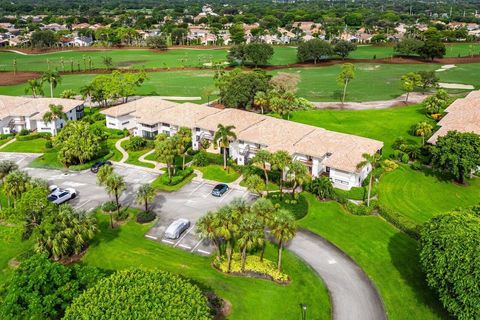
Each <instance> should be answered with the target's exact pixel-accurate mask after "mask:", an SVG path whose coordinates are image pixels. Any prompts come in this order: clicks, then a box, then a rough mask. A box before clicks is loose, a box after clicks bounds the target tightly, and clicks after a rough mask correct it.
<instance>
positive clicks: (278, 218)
mask: <svg viewBox="0 0 480 320" xmlns="http://www.w3.org/2000/svg"><path fill="white" fill-rule="evenodd" d="M270 231H271V233H272V235H273V236H274V237H275V239H276V240H277V241H278V260H277V269H278V271H281V270H282V250H283V245H284V244H285V242H287V241H289V240H291V239H292V238H293V237H294V236H295V233H296V232H297V223H296V221H295V218H294V216H293V215H292V214H291V213H290V211H288V210H285V209H280V210H278V211H277V212H276V213H275V216H274V218H273V219H272V221H271V222H270Z"/></svg>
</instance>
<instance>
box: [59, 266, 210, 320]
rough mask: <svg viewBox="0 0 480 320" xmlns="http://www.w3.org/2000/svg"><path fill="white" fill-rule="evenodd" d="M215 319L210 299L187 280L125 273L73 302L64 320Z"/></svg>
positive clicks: (141, 272)
mask: <svg viewBox="0 0 480 320" xmlns="http://www.w3.org/2000/svg"><path fill="white" fill-rule="evenodd" d="M132 316H134V317H135V318H136V319H178V320H190V319H197V320H207V319H212V316H211V310H210V308H209V306H208V303H207V298H206V297H205V296H204V295H203V294H202V292H201V290H200V288H198V287H197V286H196V285H193V284H192V283H190V282H189V281H188V280H185V279H183V278H180V277H178V276H176V275H173V274H170V273H168V272H164V271H147V270H141V269H139V270H123V271H118V272H116V273H114V274H113V275H111V276H110V277H107V278H104V279H102V280H100V281H98V282H97V284H96V285H95V286H93V287H92V288H90V289H88V290H86V291H85V292H84V293H83V294H81V295H80V296H78V297H77V298H75V299H74V300H73V303H72V304H71V305H70V306H68V308H67V310H66V312H65V317H64V319H65V320H77V319H111V318H115V319H118V320H124V319H125V320H126V319H132Z"/></svg>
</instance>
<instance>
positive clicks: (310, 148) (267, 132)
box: [102, 97, 383, 189]
mask: <svg viewBox="0 0 480 320" xmlns="http://www.w3.org/2000/svg"><path fill="white" fill-rule="evenodd" d="M102 113H103V114H105V116H106V125H107V127H108V128H112V129H128V130H130V131H131V132H132V133H133V134H134V135H135V136H143V137H146V138H149V139H153V138H155V136H157V135H158V134H159V133H164V134H167V135H173V134H175V133H176V132H178V130H179V129H180V128H181V127H187V128H189V129H191V130H192V147H193V149H195V150H198V149H199V148H200V147H201V145H202V141H211V140H212V139H213V135H214V133H215V131H216V130H217V127H218V125H219V124H223V125H233V126H235V130H234V131H235V133H236V135H237V139H236V140H234V141H232V142H231V143H230V145H229V148H228V150H227V152H228V154H229V156H230V157H231V158H232V159H234V160H235V161H236V162H237V164H239V165H245V164H247V163H248V162H249V161H250V160H251V159H252V158H253V157H254V156H255V154H256V152H257V151H258V150H262V149H263V150H268V151H270V152H276V151H279V150H284V151H287V152H288V153H289V154H290V155H291V156H292V157H293V158H294V159H295V160H298V161H301V162H303V163H304V164H305V165H306V166H307V168H308V170H309V173H310V174H311V175H312V176H313V177H319V176H322V175H324V176H327V177H329V178H330V180H331V181H332V183H333V184H334V185H335V186H336V187H339V188H343V189H350V188H352V187H355V186H361V184H362V181H363V180H364V179H365V178H366V177H367V176H368V174H369V172H370V171H371V169H372V168H371V167H370V166H364V167H362V168H358V167H357V165H358V164H359V163H360V162H361V161H362V160H363V154H365V153H368V154H374V153H376V152H380V150H381V149H382V147H383V142H381V141H377V140H372V139H368V138H363V137H359V136H354V135H350V134H343V133H338V132H333V131H329V130H325V129H323V128H318V127H314V126H309V125H305V124H300V123H297V122H292V121H287V120H282V119H277V118H273V117H269V116H265V115H260V114H257V113H253V112H248V111H243V110H239V109H230V108H227V109H223V110H222V109H217V108H213V107H208V106H204V105H196V104H192V103H183V104H180V103H175V102H170V101H165V100H162V99H161V98H159V97H144V98H142V99H139V100H135V101H131V102H128V103H125V104H122V105H118V106H115V107H112V108H109V109H106V110H104V111H102ZM209 151H212V152H219V151H218V150H209Z"/></svg>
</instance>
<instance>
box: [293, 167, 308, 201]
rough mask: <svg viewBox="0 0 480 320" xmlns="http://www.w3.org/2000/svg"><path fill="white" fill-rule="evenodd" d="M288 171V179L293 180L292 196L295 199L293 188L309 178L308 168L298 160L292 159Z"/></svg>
mask: <svg viewBox="0 0 480 320" xmlns="http://www.w3.org/2000/svg"><path fill="white" fill-rule="evenodd" d="M288 173H289V175H290V180H291V181H293V187H292V198H293V199H295V189H297V187H298V186H301V185H303V184H304V183H305V182H307V181H308V180H309V179H310V176H309V175H308V168H307V166H306V165H304V164H303V163H302V162H300V161H293V162H292V163H291V164H290V166H289V168H288Z"/></svg>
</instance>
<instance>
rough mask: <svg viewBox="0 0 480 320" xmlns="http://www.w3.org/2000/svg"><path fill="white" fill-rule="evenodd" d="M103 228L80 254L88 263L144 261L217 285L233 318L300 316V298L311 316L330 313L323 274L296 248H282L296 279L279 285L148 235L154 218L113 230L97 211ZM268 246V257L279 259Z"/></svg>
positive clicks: (118, 265) (119, 265) (114, 265)
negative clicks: (216, 265)
mask: <svg viewBox="0 0 480 320" xmlns="http://www.w3.org/2000/svg"><path fill="white" fill-rule="evenodd" d="M99 220H100V226H101V233H100V234H99V235H98V236H97V237H96V238H95V241H94V243H93V244H92V245H91V246H90V248H89V249H88V252H87V253H86V255H85V256H84V258H83V259H82V260H83V262H85V263H86V264H88V265H94V266H98V267H101V268H106V269H110V270H119V269H126V268H131V267H141V268H147V269H153V268H157V269H162V270H166V271H169V272H172V273H175V274H178V275H181V276H183V277H188V278H191V279H193V281H195V282H197V283H198V284H199V285H200V286H201V287H202V288H209V289H211V290H213V291H214V292H215V293H216V294H218V295H219V296H220V297H222V298H224V299H226V300H228V301H229V302H230V303H231V304H232V314H231V316H229V317H228V318H229V319H292V320H296V319H299V317H300V316H301V314H300V304H301V303H306V304H307V305H308V306H309V307H308V310H309V314H310V315H311V316H310V317H311V319H330V306H329V298H328V294H327V291H326V289H325V286H324V285H323V283H322V282H321V280H320V279H319V277H318V276H317V275H316V274H315V273H314V272H313V271H312V270H311V269H310V268H309V267H307V266H306V265H305V264H304V263H303V262H301V261H300V260H299V259H298V258H296V257H295V256H294V255H293V254H291V253H289V252H288V251H286V252H285V253H284V271H285V272H286V273H287V274H289V275H290V276H291V277H292V278H293V281H292V282H291V283H290V284H289V285H287V286H282V285H277V284H274V283H273V282H270V281H267V280H260V279H254V278H243V277H236V276H228V275H225V274H222V273H220V272H218V271H216V270H214V269H213V268H212V267H211V264H210V263H211V259H212V258H209V257H200V256H196V255H194V254H191V253H188V252H186V251H183V250H181V249H178V248H172V247H169V246H167V245H164V244H161V243H158V242H154V241H151V240H148V239H145V238H144V234H145V232H146V231H147V230H148V229H149V228H150V226H151V225H150V224H147V225H139V224H137V223H135V222H134V221H130V222H128V223H126V224H124V225H122V226H121V227H120V228H118V229H115V230H110V229H109V228H108V217H107V216H104V215H101V216H99ZM275 256H276V255H275V250H274V248H273V247H272V246H268V249H267V258H268V259H271V260H275Z"/></svg>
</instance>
